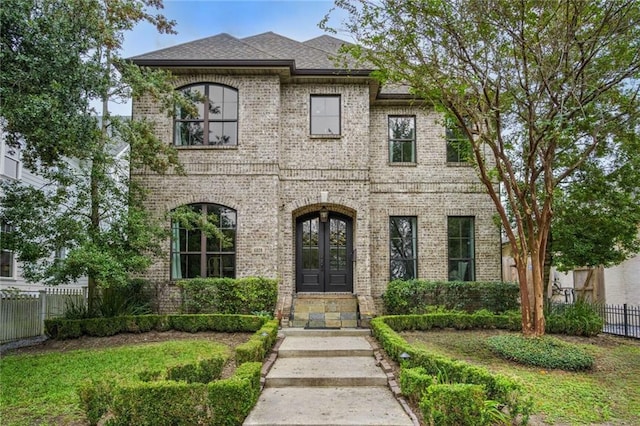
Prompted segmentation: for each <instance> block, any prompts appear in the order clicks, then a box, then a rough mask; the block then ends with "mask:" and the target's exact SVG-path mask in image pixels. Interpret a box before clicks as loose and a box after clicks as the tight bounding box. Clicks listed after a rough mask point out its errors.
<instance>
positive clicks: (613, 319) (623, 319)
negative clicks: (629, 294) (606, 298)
mask: <svg viewBox="0 0 640 426" xmlns="http://www.w3.org/2000/svg"><path fill="white" fill-rule="evenodd" d="M594 307H595V308H596V309H597V310H598V313H599V314H600V316H601V317H602V319H603V320H604V327H603V328H602V332H603V333H608V334H616V335H618V336H625V337H635V338H636V339H640V306H629V305H627V304H626V303H625V304H624V305H602V304H597V305H594Z"/></svg>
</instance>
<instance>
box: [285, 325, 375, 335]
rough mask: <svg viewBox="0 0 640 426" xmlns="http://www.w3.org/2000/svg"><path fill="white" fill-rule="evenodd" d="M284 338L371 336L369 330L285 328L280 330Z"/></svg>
mask: <svg viewBox="0 0 640 426" xmlns="http://www.w3.org/2000/svg"><path fill="white" fill-rule="evenodd" d="M280 333H282V335H283V336H291V337H341V336H342V337H344V336H371V330H370V329H368V328H338V329H311V328H293V327H290V328H283V329H282V330H280Z"/></svg>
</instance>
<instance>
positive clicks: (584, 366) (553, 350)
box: [487, 335, 594, 371]
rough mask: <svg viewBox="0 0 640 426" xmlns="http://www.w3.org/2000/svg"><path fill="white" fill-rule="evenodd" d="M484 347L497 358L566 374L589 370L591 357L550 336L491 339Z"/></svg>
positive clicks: (506, 336) (513, 336)
mask: <svg viewBox="0 0 640 426" xmlns="http://www.w3.org/2000/svg"><path fill="white" fill-rule="evenodd" d="M487 345H488V346H489V348H490V349H491V351H492V352H494V353H495V354H496V355H498V356H500V357H502V358H505V359H508V360H511V361H515V362H517V363H519V364H524V365H532V366H535V367H543V368H558V369H561V370H568V371H580V370H588V369H590V368H591V367H593V363H594V358H593V357H592V356H591V355H589V354H588V353H587V352H585V351H584V350H583V349H581V348H579V347H578V346H575V345H572V344H570V343H566V342H563V341H562V340H559V339H556V338H554V337H551V336H543V337H538V338H527V337H524V336H519V335H518V336H516V335H500V336H492V337H490V338H488V339H487Z"/></svg>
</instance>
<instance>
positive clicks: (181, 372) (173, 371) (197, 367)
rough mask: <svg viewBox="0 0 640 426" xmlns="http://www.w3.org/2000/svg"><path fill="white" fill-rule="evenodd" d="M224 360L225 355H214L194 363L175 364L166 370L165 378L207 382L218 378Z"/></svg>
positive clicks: (225, 360) (189, 381)
mask: <svg viewBox="0 0 640 426" xmlns="http://www.w3.org/2000/svg"><path fill="white" fill-rule="evenodd" d="M226 362H227V359H226V358H225V357H222V356H216V357H212V358H208V359H203V360H201V361H200V362H198V363H196V364H185V365H176V366H174V367H171V368H169V369H168V370H167V380H174V381H185V382H187V383H209V382H212V381H214V380H217V379H219V378H220V376H221V375H222V369H223V367H224V364H225V363H226Z"/></svg>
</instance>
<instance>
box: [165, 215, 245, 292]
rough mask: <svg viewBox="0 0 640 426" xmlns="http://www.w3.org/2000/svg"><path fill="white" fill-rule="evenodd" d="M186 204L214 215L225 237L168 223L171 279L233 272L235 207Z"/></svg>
mask: <svg viewBox="0 0 640 426" xmlns="http://www.w3.org/2000/svg"><path fill="white" fill-rule="evenodd" d="M189 207H190V208H191V209H192V210H193V211H195V212H198V213H201V214H202V215H203V216H207V217H209V220H211V219H213V223H214V225H216V227H217V228H218V229H219V230H220V231H221V232H222V234H223V235H224V239H221V238H217V237H214V236H208V235H207V234H206V233H204V232H202V231H201V230H200V229H192V230H189V229H185V228H184V227H183V226H181V225H180V223H178V222H177V221H174V222H173V223H172V224H171V279H173V280H176V279H182V278H198V277H218V278H221V277H227V278H235V276H236V211H235V210H233V209H230V208H228V207H225V206H221V205H218V204H191V205H189Z"/></svg>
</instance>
